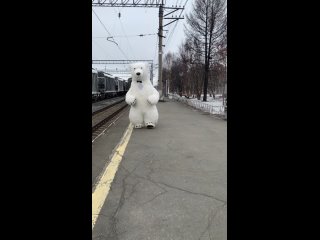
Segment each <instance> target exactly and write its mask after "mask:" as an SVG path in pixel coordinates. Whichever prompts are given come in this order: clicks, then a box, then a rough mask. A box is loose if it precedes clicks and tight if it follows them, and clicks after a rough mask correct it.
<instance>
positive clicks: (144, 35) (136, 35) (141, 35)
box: [92, 33, 158, 38]
mask: <svg viewBox="0 0 320 240" xmlns="http://www.w3.org/2000/svg"><path fill="white" fill-rule="evenodd" d="M152 35H158V33H145V34H143V33H141V34H135V35H117V36H112V38H120V37H146V36H152ZM92 38H106V37H92Z"/></svg>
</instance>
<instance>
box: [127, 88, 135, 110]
mask: <svg viewBox="0 0 320 240" xmlns="http://www.w3.org/2000/svg"><path fill="white" fill-rule="evenodd" d="M130 90H131V89H130ZM130 90H129V91H128V92H127V94H126V103H127V104H129V105H132V106H133V105H134V104H135V103H136V98H135V96H133V95H131V91H130Z"/></svg>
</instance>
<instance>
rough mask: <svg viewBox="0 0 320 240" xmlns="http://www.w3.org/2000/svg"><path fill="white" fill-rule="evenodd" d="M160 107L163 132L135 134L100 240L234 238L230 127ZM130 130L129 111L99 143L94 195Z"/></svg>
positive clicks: (184, 109)
mask: <svg viewBox="0 0 320 240" xmlns="http://www.w3.org/2000/svg"><path fill="white" fill-rule="evenodd" d="M157 107H158V111H159V123H158V125H157V127H156V128H154V129H147V128H143V129H133V130H132V134H131V136H130V139H129V141H128V143H127V145H126V148H125V151H124V154H123V156H122V160H121V162H120V164H119V167H118V168H117V171H116V173H115V177H114V179H113V180H112V183H111V188H110V191H109V192H108V195H107V197H106V199H105V201H104V204H103V206H102V208H101V211H100V213H99V216H98V217H97V220H96V222H95V225H94V227H93V230H92V239H101V240H102V239H108V240H109V239H110V240H111V239H112V240H113V239H119V240H147V239H150V240H170V239H172V240H189V239H190V240H195V239H199V240H207V239H208V240H210V239H215V240H222V239H223V240H224V239H227V122H226V121H225V120H222V119H218V118H215V117H213V116H211V115H209V114H207V113H203V112H201V111H199V110H196V109H193V108H191V107H190V106H187V105H184V104H183V103H179V102H175V101H169V100H168V101H166V102H159V103H158V104H157ZM128 125H129V118H128V109H127V110H126V111H125V112H124V113H123V114H122V115H121V116H120V117H119V118H118V119H117V121H116V122H115V123H114V124H113V126H112V127H110V128H109V129H108V130H107V131H106V134H104V135H101V136H100V137H99V138H97V139H96V140H95V141H94V142H93V144H92V152H93V153H92V154H93V155H92V161H93V162H92V185H93V189H94V186H95V184H96V183H97V181H99V176H100V177H101V173H102V172H103V171H104V170H105V169H106V167H107V166H108V164H109V162H110V161H111V159H110V156H112V154H113V153H114V152H113V150H114V148H115V147H116V146H117V144H118V143H119V141H120V139H121V137H122V135H123V134H124V132H125V131H126V130H127V129H128ZM93 191H94V190H93Z"/></svg>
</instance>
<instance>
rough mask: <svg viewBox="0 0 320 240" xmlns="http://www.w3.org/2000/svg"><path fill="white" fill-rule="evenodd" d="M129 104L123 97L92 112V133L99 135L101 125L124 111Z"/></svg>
mask: <svg viewBox="0 0 320 240" xmlns="http://www.w3.org/2000/svg"><path fill="white" fill-rule="evenodd" d="M127 106H128V104H127V103H126V102H125V101H124V98H123V99H120V100H119V101H117V102H115V103H113V104H111V105H109V106H106V107H104V108H101V109H99V110H97V111H95V112H93V113H92V135H97V131H98V130H99V131H100V130H101V127H102V126H103V125H104V124H106V123H107V122H109V121H110V120H111V119H113V118H114V117H115V116H117V115H118V114H119V113H120V112H121V111H123V110H124V109H125V108H126V107H127Z"/></svg>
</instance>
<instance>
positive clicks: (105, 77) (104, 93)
mask: <svg viewBox="0 0 320 240" xmlns="http://www.w3.org/2000/svg"><path fill="white" fill-rule="evenodd" d="M130 85H131V78H129V79H128V80H127V81H125V80H124V79H122V78H120V77H115V76H113V75H111V74H109V73H106V72H104V71H102V70H97V69H94V68H92V101H99V100H103V99H107V98H113V97H117V96H124V95H125V94H126V93H127V91H128V90H129V88H130Z"/></svg>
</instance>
